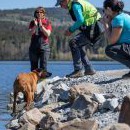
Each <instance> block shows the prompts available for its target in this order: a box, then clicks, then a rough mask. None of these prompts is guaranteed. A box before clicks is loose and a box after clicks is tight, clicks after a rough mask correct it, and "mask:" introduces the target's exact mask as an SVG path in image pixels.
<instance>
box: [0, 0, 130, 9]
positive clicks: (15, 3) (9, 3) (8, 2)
mask: <svg viewBox="0 0 130 130" xmlns="http://www.w3.org/2000/svg"><path fill="white" fill-rule="evenodd" d="M89 1H90V2H91V3H92V4H94V5H95V6H96V7H102V4H103V1H104V0H89ZM122 1H123V2H124V3H125V8H124V10H127V11H130V0H122ZM55 3H56V0H0V9H16V8H19V9H23V8H31V7H37V6H43V7H54V6H55Z"/></svg>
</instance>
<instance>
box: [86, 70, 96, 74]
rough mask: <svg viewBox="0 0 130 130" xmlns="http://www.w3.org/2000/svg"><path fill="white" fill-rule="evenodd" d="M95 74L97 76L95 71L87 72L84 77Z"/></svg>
mask: <svg viewBox="0 0 130 130" xmlns="http://www.w3.org/2000/svg"><path fill="white" fill-rule="evenodd" d="M94 74H96V71H95V70H93V71H88V70H87V71H85V72H84V75H94Z"/></svg>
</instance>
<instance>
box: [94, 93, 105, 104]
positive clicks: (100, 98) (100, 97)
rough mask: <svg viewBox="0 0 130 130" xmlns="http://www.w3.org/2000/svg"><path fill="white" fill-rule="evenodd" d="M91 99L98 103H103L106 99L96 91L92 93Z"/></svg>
mask: <svg viewBox="0 0 130 130" xmlns="http://www.w3.org/2000/svg"><path fill="white" fill-rule="evenodd" d="M93 99H94V100H95V101H97V102H98V103H101V104H102V103H104V102H105V101H106V99H105V98H104V96H103V94H98V93H94V94H93Z"/></svg>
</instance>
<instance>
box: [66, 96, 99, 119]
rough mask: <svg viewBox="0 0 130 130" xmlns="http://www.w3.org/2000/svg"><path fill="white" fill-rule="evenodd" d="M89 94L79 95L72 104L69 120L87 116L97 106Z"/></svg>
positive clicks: (90, 114) (89, 115) (91, 113)
mask: <svg viewBox="0 0 130 130" xmlns="http://www.w3.org/2000/svg"><path fill="white" fill-rule="evenodd" d="M91 98H92V97H91V96H89V95H80V96H79V97H78V98H77V99H76V100H75V102H74V103H73V104H72V107H71V109H72V110H71V112H70V114H69V118H68V119H69V120H70V119H74V118H89V117H91V116H92V115H93V113H94V112H95V111H96V110H97V108H98V103H97V102H95V101H93V100H91Z"/></svg>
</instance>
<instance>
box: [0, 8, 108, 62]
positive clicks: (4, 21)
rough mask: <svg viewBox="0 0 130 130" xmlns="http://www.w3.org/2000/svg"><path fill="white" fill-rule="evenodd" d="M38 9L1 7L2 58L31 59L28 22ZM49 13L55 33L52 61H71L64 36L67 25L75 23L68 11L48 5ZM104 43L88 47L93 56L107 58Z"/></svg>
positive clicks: (0, 41)
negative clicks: (3, 8) (6, 8)
mask: <svg viewBox="0 0 130 130" xmlns="http://www.w3.org/2000/svg"><path fill="white" fill-rule="evenodd" d="M34 10H35V9H15V10H0V29H1V31H0V60H28V59H29V57H28V49H29V45H30V37H31V36H30V34H29V32H28V25H29V22H30V21H31V20H32V19H33V12H34ZM46 15H47V17H48V18H49V19H50V20H51V22H52V25H53V32H52V34H51V36H50V46H51V55H50V59H51V60H69V59H71V54H70V50H69V46H68V41H69V39H70V38H68V37H65V36H64V31H65V29H67V26H69V24H71V23H72V21H71V19H70V18H69V15H68V13H67V12H66V11H65V10H63V9H60V8H46ZM105 46H106V42H102V43H101V44H100V45H98V46H96V47H95V48H86V49H87V54H88V56H89V58H90V59H95V60H104V59H106V56H105V54H104V47H105Z"/></svg>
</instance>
